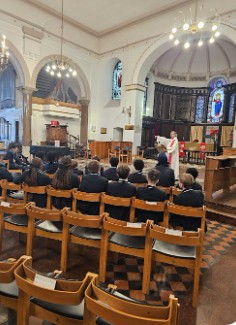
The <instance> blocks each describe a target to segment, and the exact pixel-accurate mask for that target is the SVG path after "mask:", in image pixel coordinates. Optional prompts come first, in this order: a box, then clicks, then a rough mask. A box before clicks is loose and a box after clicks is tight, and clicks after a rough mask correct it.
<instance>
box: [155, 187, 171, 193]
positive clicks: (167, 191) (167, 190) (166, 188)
mask: <svg viewBox="0 0 236 325" xmlns="http://www.w3.org/2000/svg"><path fill="white" fill-rule="evenodd" d="M157 188H158V189H159V190H161V191H163V192H165V193H166V194H167V195H170V194H171V187H169V186H167V187H166V186H157Z"/></svg>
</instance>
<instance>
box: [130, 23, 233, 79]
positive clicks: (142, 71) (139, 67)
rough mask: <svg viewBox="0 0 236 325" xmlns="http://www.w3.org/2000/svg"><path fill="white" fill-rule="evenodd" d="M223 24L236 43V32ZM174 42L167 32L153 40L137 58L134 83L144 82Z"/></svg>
mask: <svg viewBox="0 0 236 325" xmlns="http://www.w3.org/2000/svg"><path fill="white" fill-rule="evenodd" d="M221 25H222V26H223V28H224V29H223V31H222V33H221V34H222V35H223V36H225V37H226V38H228V39H230V40H231V41H232V42H233V43H236V32H235V30H234V29H233V28H232V27H231V26H230V25H228V24H227V23H226V22H222V23H221ZM172 46H173V44H171V42H169V41H168V37H167V34H163V35H161V36H160V37H158V38H157V39H156V40H155V41H153V42H152V43H151V44H150V45H149V46H148V47H147V48H146V49H145V50H144V51H143V53H142V54H141V55H140V57H139V59H138V60H137V62H136V64H135V66H134V70H133V74H132V77H131V78H132V83H134V84H135V83H137V84H144V80H145V77H146V75H147V73H148V72H149V70H150V68H151V66H152V64H153V63H154V62H155V61H156V60H157V59H158V58H159V57H160V56H161V55H162V54H163V53H164V52H166V51H168V50H169V49H170V48H171V47H172Z"/></svg>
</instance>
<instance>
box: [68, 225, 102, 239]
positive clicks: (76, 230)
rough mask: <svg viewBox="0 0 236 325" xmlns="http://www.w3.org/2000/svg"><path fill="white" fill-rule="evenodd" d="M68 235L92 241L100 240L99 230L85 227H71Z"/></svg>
mask: <svg viewBox="0 0 236 325" xmlns="http://www.w3.org/2000/svg"><path fill="white" fill-rule="evenodd" d="M70 234H71V235H73V236H76V237H80V238H84V239H92V240H101V229H99V228H87V227H75V226H74V227H72V228H71V229H70Z"/></svg>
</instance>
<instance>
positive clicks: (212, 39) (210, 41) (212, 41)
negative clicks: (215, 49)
mask: <svg viewBox="0 0 236 325" xmlns="http://www.w3.org/2000/svg"><path fill="white" fill-rule="evenodd" d="M214 42H215V40H214V37H213V36H211V38H210V39H209V43H211V44H212V43H214Z"/></svg>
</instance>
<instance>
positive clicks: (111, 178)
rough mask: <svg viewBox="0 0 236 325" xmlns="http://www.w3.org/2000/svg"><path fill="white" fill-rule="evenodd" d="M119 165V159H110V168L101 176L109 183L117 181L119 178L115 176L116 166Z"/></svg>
mask: <svg viewBox="0 0 236 325" xmlns="http://www.w3.org/2000/svg"><path fill="white" fill-rule="evenodd" d="M118 164H119V159H118V158H117V157H111V158H110V165H111V167H110V168H108V169H106V170H105V171H104V173H103V176H104V177H106V178H107V179H108V180H109V181H118V179H119V176H118V174H117V166H118Z"/></svg>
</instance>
